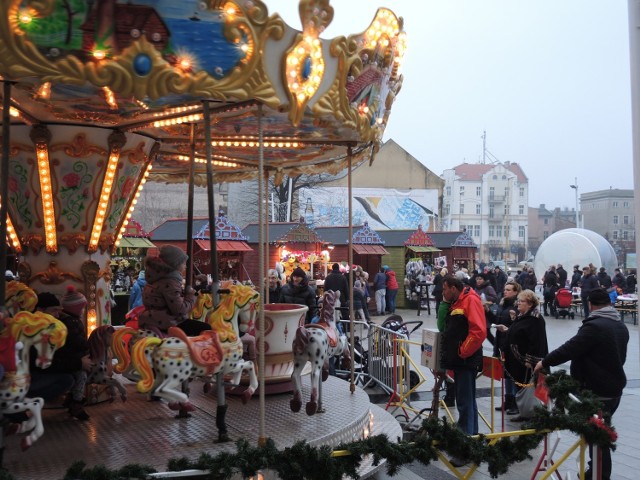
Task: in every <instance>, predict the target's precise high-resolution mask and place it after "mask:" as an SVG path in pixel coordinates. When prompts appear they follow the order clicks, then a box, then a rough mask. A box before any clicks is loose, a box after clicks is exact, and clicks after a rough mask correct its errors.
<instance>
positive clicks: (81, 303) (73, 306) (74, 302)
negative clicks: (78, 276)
mask: <svg viewBox="0 0 640 480" xmlns="http://www.w3.org/2000/svg"><path fill="white" fill-rule="evenodd" d="M60 305H62V310H63V311H64V312H65V313H68V314H69V315H73V316H74V317H78V318H80V317H81V316H82V312H83V311H84V307H86V306H87V298H86V297H85V296H84V295H83V294H81V293H80V292H79V291H77V290H76V287H74V286H73V285H68V286H67V293H66V294H65V295H64V296H63V297H62V302H60Z"/></svg>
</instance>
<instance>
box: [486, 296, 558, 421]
mask: <svg viewBox="0 0 640 480" xmlns="http://www.w3.org/2000/svg"><path fill="white" fill-rule="evenodd" d="M517 302H518V303H517V307H518V316H517V317H516V319H515V320H514V322H513V324H511V326H509V327H508V326H506V325H498V326H497V327H496V329H497V330H498V331H500V332H502V333H506V334H507V345H508V348H506V350H505V351H504V354H505V368H506V370H507V373H508V375H509V376H510V377H511V378H513V380H514V381H515V383H516V386H517V387H518V390H520V389H521V388H525V387H521V386H520V385H527V384H528V383H530V382H532V381H533V379H532V377H533V375H532V373H531V369H530V368H528V367H527V366H526V365H525V360H524V357H525V355H527V354H529V355H532V356H534V357H538V358H542V357H544V356H545V355H546V354H547V353H549V346H548V343H547V328H546V324H545V322H544V318H542V316H541V315H540V310H539V306H540V301H539V300H538V296H537V295H536V294H535V292H533V291H532V290H523V291H522V292H520V293H519V294H518V300H517ZM512 420H513V421H514V422H522V421H525V420H528V418H526V417H523V416H518V417H515V418H513V419H512Z"/></svg>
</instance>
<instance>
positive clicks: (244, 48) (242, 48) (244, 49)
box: [240, 43, 249, 53]
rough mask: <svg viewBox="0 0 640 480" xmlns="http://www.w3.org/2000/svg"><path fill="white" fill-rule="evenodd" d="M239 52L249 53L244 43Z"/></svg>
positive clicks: (247, 46)
mask: <svg viewBox="0 0 640 480" xmlns="http://www.w3.org/2000/svg"><path fill="white" fill-rule="evenodd" d="M240 50H242V51H243V52H244V53H247V52H248V51H249V45H247V44H246V43H244V44H243V45H242V46H241V47H240Z"/></svg>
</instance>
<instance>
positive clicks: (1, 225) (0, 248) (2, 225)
mask: <svg viewBox="0 0 640 480" xmlns="http://www.w3.org/2000/svg"><path fill="white" fill-rule="evenodd" d="M2 83H3V84H4V89H3V94H2V165H0V202H1V203H0V271H1V272H6V271H7V240H6V238H7V214H8V210H9V208H8V207H9V205H8V204H9V202H8V199H9V182H8V179H9V147H10V145H9V143H10V141H11V140H10V135H9V133H10V130H11V117H10V116H9V110H10V109H11V83H12V82H9V81H7V80H4V81H3V82H2ZM5 284H6V282H4V281H2V282H0V307H4V295H5V291H6V285H5Z"/></svg>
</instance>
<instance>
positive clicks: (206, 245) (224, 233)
mask: <svg viewBox="0 0 640 480" xmlns="http://www.w3.org/2000/svg"><path fill="white" fill-rule="evenodd" d="M215 229H216V250H217V251H218V252H250V251H252V250H253V248H251V247H250V246H249V245H247V242H246V240H247V237H246V236H245V235H244V234H243V233H242V230H240V228H239V227H238V226H237V225H235V224H234V223H231V222H230V221H229V219H228V218H227V216H226V215H224V214H223V213H220V214H219V215H218V216H217V217H216V220H215ZM193 238H194V239H195V241H196V244H197V245H198V246H199V247H200V248H201V249H202V250H206V251H209V250H211V229H210V224H209V222H207V223H206V224H205V225H204V226H203V227H202V228H201V229H200V231H199V232H198V233H196V234H195V235H194V236H193Z"/></svg>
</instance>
